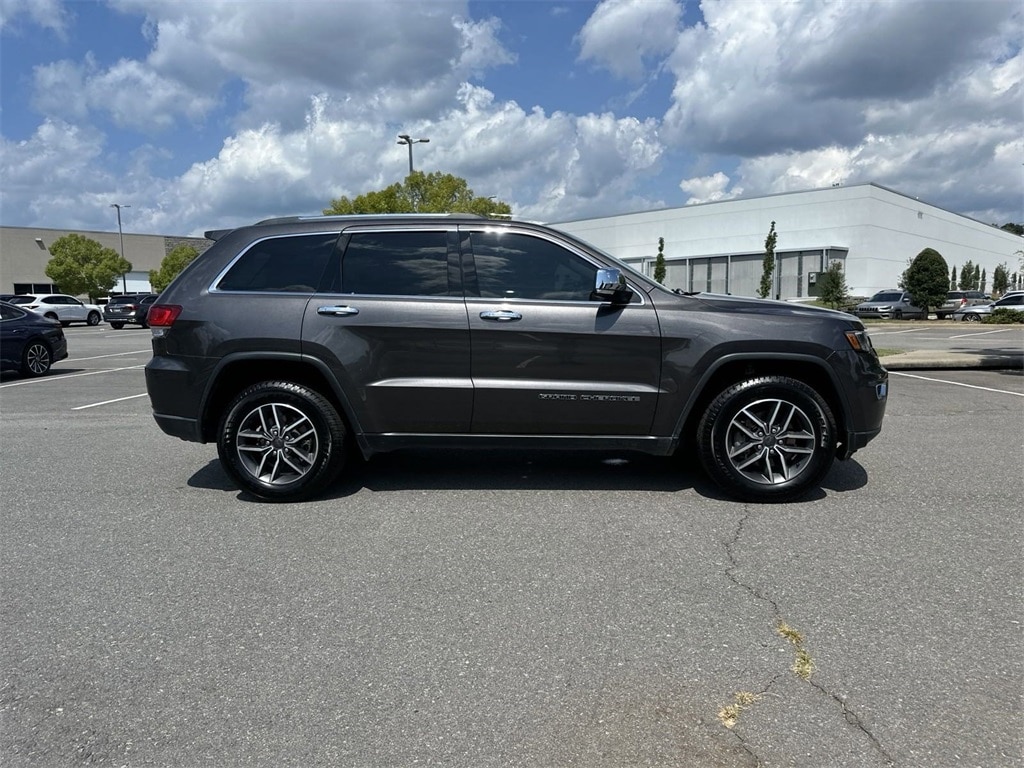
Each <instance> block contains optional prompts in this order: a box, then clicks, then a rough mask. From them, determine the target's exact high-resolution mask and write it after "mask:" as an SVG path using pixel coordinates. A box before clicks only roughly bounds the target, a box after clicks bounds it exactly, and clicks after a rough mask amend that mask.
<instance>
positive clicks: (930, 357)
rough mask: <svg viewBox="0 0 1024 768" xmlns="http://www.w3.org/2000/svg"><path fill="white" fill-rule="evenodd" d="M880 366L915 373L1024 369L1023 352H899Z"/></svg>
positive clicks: (887, 358)
mask: <svg viewBox="0 0 1024 768" xmlns="http://www.w3.org/2000/svg"><path fill="white" fill-rule="evenodd" d="M881 361H882V365H883V366H885V368H886V369H888V370H890V371H917V370H935V369H942V368H947V369H955V368H977V369H997V370H1018V369H1024V352H1012V351H1007V352H1003V353H992V354H988V355H979V354H973V353H967V352H930V351H927V350H920V351H916V352H901V353H899V354H895V355H886V356H885V357H883V358H881Z"/></svg>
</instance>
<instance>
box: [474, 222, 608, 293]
mask: <svg viewBox="0 0 1024 768" xmlns="http://www.w3.org/2000/svg"><path fill="white" fill-rule="evenodd" d="M470 242H471V244H472V249H473V261H474V263H475V266H476V277H477V283H478V285H479V290H480V296H481V297H483V298H494V299H541V300H547V301H589V300H590V294H591V292H592V291H593V290H594V283H595V281H596V279H597V267H596V266H594V265H593V264H591V263H590V262H588V261H586V260H585V259H582V258H580V257H579V256H577V255H576V254H574V253H572V252H570V251H568V250H566V249H565V248H563V247H561V246H560V245H557V244H555V243H553V242H551V241H550V240H545V239H543V238H539V237H531V236H529V235H522V234H517V233H514V232H473V233H472V234H471V235H470Z"/></svg>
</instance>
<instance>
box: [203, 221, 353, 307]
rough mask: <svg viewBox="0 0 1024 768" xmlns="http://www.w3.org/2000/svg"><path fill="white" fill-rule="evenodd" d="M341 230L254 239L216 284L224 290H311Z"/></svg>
mask: <svg viewBox="0 0 1024 768" xmlns="http://www.w3.org/2000/svg"><path fill="white" fill-rule="evenodd" d="M337 240H338V234H337V233H335V234H329V235H322V234H318V235H290V236H287V237H274V238H270V239H267V240H260V241H259V242H258V243H254V244H253V245H252V246H250V247H249V249H248V250H247V251H246V252H245V253H243V254H242V255H241V257H240V258H239V259H238V261H236V262H235V263H234V264H233V265H232V267H231V269H230V270H228V273H227V274H226V275H224V278H223V279H222V280H221V281H220V283H218V284H217V288H218V290H221V291H261V292H264V291H265V292H271V293H274V292H279V293H292V292H296V293H312V292H313V291H315V290H317V288H318V287H319V286H320V279H321V277H323V274H324V269H325V268H326V267H327V262H328V261H329V260H330V258H331V253H332V252H333V251H334V244H335V243H336V242H337Z"/></svg>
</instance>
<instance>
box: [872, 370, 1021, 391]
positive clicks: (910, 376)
mask: <svg viewBox="0 0 1024 768" xmlns="http://www.w3.org/2000/svg"><path fill="white" fill-rule="evenodd" d="M889 375H890V376H904V377H906V378H908V379H920V380H921V381H934V382H936V383H938V384H952V385H953V386H954V387H967V388H968V389H981V390H984V391H985V392H997V393H999V394H1001V395H1014V396H1015V397H1024V392H1011V391H1010V390H1008V389H993V388H992V387H979V386H977V385H976V384H961V383H960V382H959V381H946V380H945V379H933V378H931V377H930V376H917V375H915V374H913V373H903V372H901V371H889Z"/></svg>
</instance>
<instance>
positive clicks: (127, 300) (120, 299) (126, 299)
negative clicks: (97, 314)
mask: <svg viewBox="0 0 1024 768" xmlns="http://www.w3.org/2000/svg"><path fill="white" fill-rule="evenodd" d="M138 300H139V297H138V296H115V297H114V298H112V299H111V300H110V301H108V302H107V304H134V303H135V302H136V301H138Z"/></svg>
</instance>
